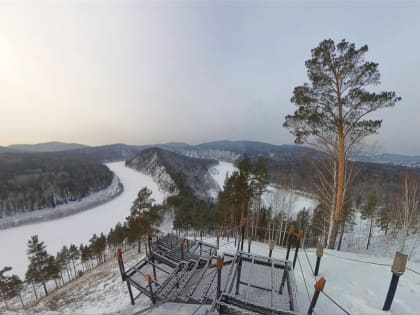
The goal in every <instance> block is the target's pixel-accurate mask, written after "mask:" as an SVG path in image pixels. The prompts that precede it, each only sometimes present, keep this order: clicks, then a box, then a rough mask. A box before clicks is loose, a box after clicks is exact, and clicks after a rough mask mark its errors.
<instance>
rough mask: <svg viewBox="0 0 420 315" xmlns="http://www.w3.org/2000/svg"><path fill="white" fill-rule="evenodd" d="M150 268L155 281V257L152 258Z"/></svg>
mask: <svg viewBox="0 0 420 315" xmlns="http://www.w3.org/2000/svg"><path fill="white" fill-rule="evenodd" d="M152 267H153V277H154V278H155V280H157V276H156V266H155V257H153V256H152Z"/></svg>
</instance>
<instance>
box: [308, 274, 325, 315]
mask: <svg viewBox="0 0 420 315" xmlns="http://www.w3.org/2000/svg"><path fill="white" fill-rule="evenodd" d="M325 282H326V280H325V279H324V278H323V277H321V278H320V279H319V280H318V281H317V282H316V283H315V292H314V296H313V297H312V301H311V304H310V305H309V309H308V313H307V314H308V315H312V313H313V312H314V308H315V305H316V302H317V301H318V297H319V294H320V293H321V291H322V290H324V287H325Z"/></svg>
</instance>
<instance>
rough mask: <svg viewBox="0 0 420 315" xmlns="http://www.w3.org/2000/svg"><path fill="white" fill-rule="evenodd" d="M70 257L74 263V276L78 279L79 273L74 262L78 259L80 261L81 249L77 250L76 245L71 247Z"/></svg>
mask: <svg viewBox="0 0 420 315" xmlns="http://www.w3.org/2000/svg"><path fill="white" fill-rule="evenodd" d="M68 257H69V259H70V260H71V262H72V265H73V271H74V276H75V277H76V276H77V272H76V265H75V263H74V261H75V260H77V259H79V257H80V252H79V249H78V248H77V246H76V245H74V244H71V245H70V247H69V256H68Z"/></svg>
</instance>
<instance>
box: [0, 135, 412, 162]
mask: <svg viewBox="0 0 420 315" xmlns="http://www.w3.org/2000/svg"><path fill="white" fill-rule="evenodd" d="M152 147H158V148H162V149H165V150H169V151H173V152H177V153H180V154H183V155H186V156H190V157H198V158H210V159H218V160H227V161H231V162H233V161H235V160H237V159H239V158H240V156H242V155H243V154H245V153H246V154H248V155H249V156H251V157H253V156H259V155H265V156H267V157H270V158H273V159H276V160H282V159H284V160H290V159H294V158H300V157H302V155H306V154H320V153H319V152H318V151H316V150H314V149H312V148H309V147H306V146H302V145H293V144H292V145H289V144H283V145H274V144H269V143H264V142H259V141H246V140H244V141H228V140H221V141H213V142H206V143H201V144H198V145H190V144H188V143H184V142H170V143H164V144H152V145H127V144H123V143H116V144H109V145H103V146H87V145H83V144H79V143H65V142H58V141H53V142H45V143H38V144H14V145H10V146H7V147H0V153H5V152H61V151H72V152H71V153H70V154H72V155H76V156H81V157H89V158H94V159H96V160H99V161H101V162H110V161H123V160H129V159H131V158H133V157H134V156H136V155H137V154H139V153H140V152H142V151H143V150H145V149H148V148H152ZM68 153H69V152H68ZM354 160H358V161H362V162H372V163H386V164H395V165H404V166H420V155H417V156H414V155H413V156H412V155H403V154H390V153H383V154H377V155H373V156H362V157H357V158H355V159H354Z"/></svg>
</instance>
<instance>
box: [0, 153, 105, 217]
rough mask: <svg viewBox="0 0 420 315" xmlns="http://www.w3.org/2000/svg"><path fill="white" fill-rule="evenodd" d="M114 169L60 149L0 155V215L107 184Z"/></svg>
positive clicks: (48, 205) (64, 200) (78, 195)
mask: <svg viewBox="0 0 420 315" xmlns="http://www.w3.org/2000/svg"><path fill="white" fill-rule="evenodd" d="M112 179H113V173H112V172H111V171H110V170H109V169H108V167H107V166H105V165H102V164H100V163H98V162H96V161H93V160H90V159H86V158H76V157H71V156H66V155H65V154H60V153H48V154H47V153H42V154H41V153H39V154H33V153H25V154H5V155H2V159H1V163H0V191H1V194H0V217H8V216H12V215H14V214H17V213H22V212H30V211H35V210H38V209H43V208H54V207H56V206H58V205H60V204H64V203H67V202H69V201H75V200H80V199H81V198H83V197H85V196H87V195H89V194H90V193H91V192H95V191H99V190H101V189H104V188H106V187H107V186H109V185H110V184H111V182H112Z"/></svg>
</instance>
